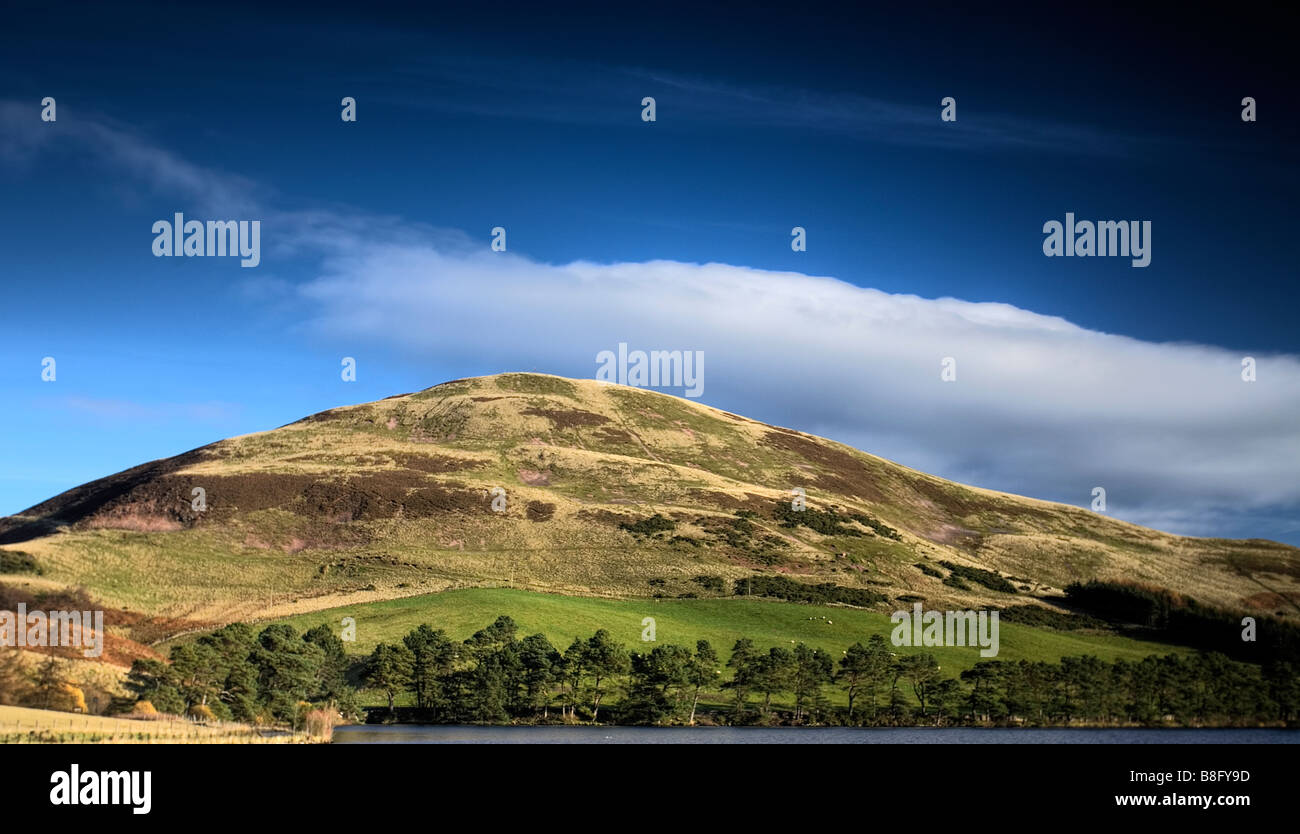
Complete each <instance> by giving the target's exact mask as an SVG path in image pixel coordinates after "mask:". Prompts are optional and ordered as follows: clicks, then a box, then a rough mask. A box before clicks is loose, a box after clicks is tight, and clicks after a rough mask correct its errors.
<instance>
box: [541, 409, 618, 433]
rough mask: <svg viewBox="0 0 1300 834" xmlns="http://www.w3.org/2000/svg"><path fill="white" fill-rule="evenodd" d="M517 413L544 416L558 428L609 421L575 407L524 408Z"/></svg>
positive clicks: (578, 426)
mask: <svg viewBox="0 0 1300 834" xmlns="http://www.w3.org/2000/svg"><path fill="white" fill-rule="evenodd" d="M519 413H520V414H526V415H528V416H529V417H545V418H546V419H548V420H550V421H551V422H552V423H553V424H554V425H555V427H556V428H559V429H573V428H581V427H583V426H601V425H604V424H605V423H608V422H609V418H608V417H603V416H601V415H599V414H592V413H591V412H590V411H579V410H577V409H573V410H565V409H558V408H525V409H524V410H523V411H521V412H519Z"/></svg>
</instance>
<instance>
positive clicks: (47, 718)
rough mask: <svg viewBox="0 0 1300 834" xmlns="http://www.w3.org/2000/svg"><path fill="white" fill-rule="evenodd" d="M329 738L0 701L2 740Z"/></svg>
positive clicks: (274, 741)
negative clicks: (87, 713)
mask: <svg viewBox="0 0 1300 834" xmlns="http://www.w3.org/2000/svg"><path fill="white" fill-rule="evenodd" d="M323 740H327V739H322V738H313V737H311V736H308V735H307V734H305V733H288V732H283V731H271V730H263V729H259V728H257V727H250V726H248V725H246V724H237V723H233V722H201V723H200V722H194V721H188V720H186V719H183V718H176V717H172V716H164V717H159V718H108V717H105V716H100V715H79V714H76V713H69V712H52V711H50V710H41V709H28V708H26V707H8V706H0V744H310V743H312V742H315V741H323Z"/></svg>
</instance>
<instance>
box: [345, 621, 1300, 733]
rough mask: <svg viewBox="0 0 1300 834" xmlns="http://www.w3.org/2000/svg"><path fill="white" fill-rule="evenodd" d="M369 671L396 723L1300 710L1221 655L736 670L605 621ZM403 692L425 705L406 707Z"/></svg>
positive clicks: (457, 646)
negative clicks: (563, 637)
mask: <svg viewBox="0 0 1300 834" xmlns="http://www.w3.org/2000/svg"><path fill="white" fill-rule="evenodd" d="M726 672H729V673H730V674H726ZM360 677H361V680H362V682H363V684H364V685H366V686H369V687H371V688H373V689H376V690H378V691H380V692H382V693H383V694H384V696H385V699H386V702H387V710H388V713H387V714H388V716H389V717H392V716H396V715H398V714H399V713H401V716H402V718H403V719H404V720H412V721H421V722H445V723H461V722H489V723H500V722H509V721H524V722H527V721H547V720H585V721H606V722H610V723H626V724H695V723H697V721H698V720H699V719H700V718H701V717H702V713H703V717H706V718H707V720H708V721H709V723H726V724H767V725H771V724H789V725H809V724H822V725H859V726H911V725H917V724H922V725H936V726H945V725H962V724H981V725H983V724H1000V725H1021V724H1028V725H1035V726H1051V725H1068V724H1071V723H1089V724H1125V723H1127V724H1159V723H1166V722H1174V723H1179V724H1185V725H1254V724H1260V723H1286V724H1292V723H1294V722H1296V721H1297V720H1298V719H1300V677H1297V674H1296V671H1295V669H1294V668H1293V667H1292V666H1291V665H1290V664H1289V663H1285V662H1280V663H1273V664H1271V665H1269V666H1267V667H1262V668H1261V667H1260V666H1257V665H1253V664H1247V663H1240V662H1237V661H1233V660H1231V659H1229V658H1228V657H1226V656H1224V655H1223V654H1219V653H1208V654H1200V655H1191V656H1186V657H1184V656H1178V655H1168V656H1165V657H1155V656H1150V657H1146V658H1143V659H1142V660H1140V661H1136V662H1134V661H1125V660H1118V661H1115V662H1113V663H1111V662H1107V661H1104V660H1100V659H1098V658H1096V657H1091V656H1085V657H1070V658H1063V659H1062V660H1061V661H1060V662H1059V663H1047V662H1043V661H1037V662H1034V661H1026V660H1022V661H1000V660H982V661H980V662H979V663H977V664H976V665H975V666H974V667H972V668H970V669H968V670H965V671H963V672H962V673H961V674H960V675H958V676H955V677H954V676H951V675H945V674H944V673H943V670H942V669H941V668H940V666H939V663H938V661H937V660H936V659H935V658H934V656H933V655H931V654H926V653H922V654H896V653H895V652H893V651H891V647H890V645H889V643H888V642H887V641H886V640H885V638H884V637H883V636H881V635H873V636H872V637H871V638H870V639H868V640H867V642H866V643H865V644H863V643H861V642H859V643H855V644H854V645H852V646H850V647H849V648H848V649H846V650H844V651H843V652H842V653H841V656H840V657H839V658H838V659H836V658H833V657H832V656H831V655H830V654H829V653H828V652H826V651H825V650H824V649H821V648H815V647H810V646H807V645H805V644H802V643H800V644H797V645H795V646H793V647H791V648H786V647H784V646H776V647H772V648H768V649H766V650H763V649H760V648H759V647H756V646H755V645H754V643H753V641H751V640H749V639H747V638H742V639H740V640H737V641H736V643H735V644H734V645H733V646H732V651H731V654H730V656H729V658H728V659H727V661H726V662H725V664H724V663H722V661H721V660H720V659H719V656H718V653H717V652H716V651H715V649H714V648H713V647H712V646H711V645H710V644H709V642H708V641H707V640H701V641H699V642H697V643H696V645H695V648H694V650H691V649H690V648H688V647H684V646H677V645H672V644H667V645H657V646H655V647H653V648H651V649H649V650H648V651H644V652H637V651H628V650H627V649H626V648H625V647H623V646H622V645H620V644H618V643H617V642H615V641H613V640H612V639H611V637H610V635H609V633H608V632H607V631H605V630H604V629H601V630H598V631H597V632H595V633H594V634H593V635H592V636H591V637H589V638H586V639H581V638H580V639H576V640H574V641H573V643H571V644H570V645H569V647H568V648H567V649H566V650H564V651H563V652H561V651H559V650H558V649H556V648H555V647H554V646H553V645H551V643H550V642H549V640H548V639H547V638H546V636H545V635H543V634H534V635H531V636H528V637H524V638H522V639H520V638H519V637H518V628H517V626H516V624H515V623H514V621H513V620H512V619H511V618H510V617H507V616H501V617H498V618H497V620H496V622H494V623H493V624H492V625H491V626H489V627H487V628H485V629H483V630H481V631H479V632H477V633H475V634H474V635H473V636H472V637H470V638H469V639H468V640H465V641H463V642H456V641H454V640H452V639H451V638H449V637H448V636H447V634H446V633H445V632H444V631H442V630H440V629H434V628H433V627H432V626H430V625H422V626H420V627H419V628H417V629H415V630H413V631H411V632H410V633H409V634H407V635H406V636H405V637H404V638H403V639H402V641H401V642H400V643H386V644H381V645H379V646H376V647H375V650H374V651H373V652H372V653H371V654H370V656H369V657H368V658H367V659H366V661H365V663H364V665H363V668H362V670H361V676H360ZM837 689H838V690H839V691H840V692H842V693H843V695H844V698H843V699H842V701H841V702H838V703H837V702H834V701H833V700H832V697H831V696H832V694H833V692H834V691H835V690H837ZM403 696H409V697H410V699H411V701H412V702H413V704H414V706H413V707H411V708H408V709H406V710H399V709H398V708H397V703H398V701H399V700H400V699H401V698H402V697H403ZM616 698H617V700H615V699H616ZM702 705H703V707H702Z"/></svg>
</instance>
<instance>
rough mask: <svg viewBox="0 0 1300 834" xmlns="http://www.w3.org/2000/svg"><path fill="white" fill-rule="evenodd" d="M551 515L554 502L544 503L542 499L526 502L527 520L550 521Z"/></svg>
mask: <svg viewBox="0 0 1300 834" xmlns="http://www.w3.org/2000/svg"><path fill="white" fill-rule="evenodd" d="M553 515H555V505H554V504H546V503H544V502H542V501H529V502H528V520H529V521H550V520H551V516H553Z"/></svg>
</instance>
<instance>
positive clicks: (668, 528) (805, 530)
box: [0, 374, 1300, 639]
mask: <svg viewBox="0 0 1300 834" xmlns="http://www.w3.org/2000/svg"><path fill="white" fill-rule="evenodd" d="M795 487H799V488H802V489H803V490H805V491H806V493H807V502H808V507H809V511H808V512H806V513H803V514H792V513H791V512H790V501H791V490H792V489H793V488H795ZM495 488H501V489H504V491H505V493H504V495H505V499H506V504H505V508H504V511H503V512H496V511H494V510H493V497H494V493H493V490H494V489H495ZM195 489H202V490H203V491H204V495H205V499H206V508H205V509H203V510H201V511H200V510H196V509H195V508H194V506H193V504H192V501H193V496H194V490H195ZM656 517H657V518H656ZM0 549H2V550H3V551H4V552H5V554H6V559H4V560H3V562H0V564H3V565H7V566H9V567H5V568H4V570H6V571H10V572H9V573H8V574H7V575H4V576H2V577H0V581H5V582H17V583H25V584H27V585H29V586H30V587H31V588H32V589H40V588H59V587H75V586H84V587H86V588H87V589H88V590H89V591H90V592H91V594H92V595H93V596H95V597H96V598H98V599H101V600H103V601H104V602H105V603H107V604H108V605H110V606H112V607H114V608H126V609H129V610H131V611H133V612H140V613H142V614H146V615H149V616H151V617H156V618H168V620H167V622H168V623H169V624H170V626H171V627H172V628H173V630H184V629H186V628H199V627H205V626H208V625H211V624H214V623H222V622H229V621H233V620H241V619H254V618H256V619H268V618H275V617H282V616H291V615H296V614H303V613H306V612H309V611H313V610H324V609H335V608H338V607H339V606H343V605H349V604H360V603H376V602H379V601H382V600H388V599H396V598H401V597H415V596H420V597H422V598H424V599H430V597H428V596H427V595H428V594H430V593H432V592H437V591H442V590H446V589H455V588H470V587H485V586H487V587H490V586H502V585H506V586H511V587H514V588H519V589H528V590H535V591H542V592H547V593H550V594H568V595H573V596H583V597H606V598H611V599H622V600H633V601H632V602H627V603H626V604H627V605H629V606H630V608H629V612H631V610H632V609H636V610H638V611H639V610H641V609H644V608H647V607H649V608H658V609H663V610H670V609H671V610H673V611H676V610H679V609H678V608H677V607H676V604H673V605H669V604H666V603H660V604H655V603H653V602H651V601H650V598H651V597H652V596H654V595H656V594H658V595H661V596H664V597H676V596H679V595H682V594H688V593H697V594H699V595H701V596H721V595H723V594H719V593H717V592H712V591H710V592H705V591H702V590H701V587H700V586H699V584H698V583H696V582H695V580H694V578H695V577H697V576H701V575H704V576H709V577H715V578H717V579H718V580H721V582H722V584H723V587H724V588H725V589H726V590H725V592H724V593H729V592H730V588H731V585H732V583H733V582H734V580H736V579H739V578H742V577H746V576H751V575H759V574H769V575H782V576H786V577H790V578H793V579H796V580H799V581H807V582H831V583H835V584H837V585H841V586H845V587H850V588H859V589H869V590H872V591H874V592H878V593H880V594H883V595H884V596H885V597H888V598H889V599H888V601H887V602H884V603H882V604H881V605H880V606H878V611H879V612H885V611H887V610H892V609H893V608H897V607H899V605H898V598H899V597H902V598H904V601H905V602H910V601H911V600H912V599H914V598H916V599H923V600H924V601H925V604H926V605H927V607H960V608H971V607H987V606H999V607H1001V606H1006V605H1011V604H1019V603H1023V602H1026V601H1034V600H1038V601H1041V602H1043V603H1045V604H1051V603H1052V601H1053V600H1054V599H1056V598H1058V597H1059V592H1060V589H1061V588H1063V587H1064V586H1065V585H1066V584H1067V583H1069V582H1071V581H1076V580H1086V579H1093V578H1100V579H1124V580H1130V581H1140V582H1148V583H1151V584H1154V585H1159V586H1162V587H1167V588H1171V589H1173V590H1176V591H1178V592H1180V593H1183V594H1187V595H1190V596H1193V597H1195V598H1197V599H1200V600H1202V601H1204V602H1207V603H1212V604H1216V605H1220V606H1224V607H1228V608H1240V609H1247V610H1261V611H1262V610H1267V611H1273V610H1278V609H1283V608H1284V606H1286V607H1290V606H1291V604H1292V603H1291V602H1288V600H1290V601H1295V600H1300V550H1297V549H1296V548H1293V547H1289V546H1285V545H1281V544H1277V543H1274V542H1267V541H1261V540H1250V541H1224V540H1214V539H1191V538H1182V537H1178V536H1171V535H1167V534H1164V533H1160V532H1156V531H1153V530H1148V529H1144V528H1141V527H1137V526H1134V525H1131V524H1126V523H1123V522H1120V521H1116V520H1114V519H1111V518H1108V517H1106V516H1104V515H1100V514H1097V513H1093V512H1090V511H1088V510H1085V509H1082V508H1078V507H1071V506H1065V505H1061V504H1052V503H1048V502H1043V501H1037V500H1034V499H1029V498H1022V497H1018V496H1013V495H1007V494H1003V493H996V492H991V491H988V490H982V489H976V488H971V487H965V486H961V485H959V484H955V483H951V482H948V481H944V480H941V479H939V478H934V477H932V476H929V475H925V474H923V473H920V472H916V471H914V470H911V469H908V468H906V467H903V466H900V465H897V464H895V463H892V462H890V461H887V460H884V459H882V458H878V457H874V456H872V455H869V454H866V453H863V452H860V451H857V450H854V449H850V448H848V447H846V446H843V445H841V444H838V443H834V442H832V441H829V440H824V439H821V438H817V437H813V436H811V435H806V434H802V433H800V432H797V431H792V430H789V429H784V428H778V427H774V426H769V425H765V424H763V423H759V422H756V421H753V420H748V419H746V418H744V417H740V416H737V415H733V414H729V413H726V412H722V411H718V410H716V409H712V408H708V407H706V406H703V405H700V404H698V403H694V402H690V401H687V400H683V399H679V398H675V397H671V396H667V395H663V394H659V393H655V392H650V391H644V390H638V389H632V388H626V387H622V386H614V385H605V384H601V383H596V382H593V381H578V380H568V379H562V378H559V377H552V376H543V375H536V374H502V375H499V376H494V377H483V378H477V379H465V380H457V381H454V382H449V383H446V384H443V385H439V386H437V387H434V388H430V389H427V390H425V391H420V392H418V393H413V394H407V395H403V396H398V397H391V398H389V399H386V400H381V401H379V402H374V403H366V404H362V405H355V406H347V407H343V408H337V409H333V410H330V411H326V412H322V413H320V414H316V415H312V416H310V417H307V418H305V419H303V420H300V421H298V422H296V423H293V424H291V425H288V426H284V427H281V428H278V429H275V430H273V431H268V432H263V433H259V434H252V435H246V436H243V437H236V438H231V439H229V440H223V441H220V442H217V443H214V444H212V445H209V446H205V447H202V448H200V449H196V450H194V451H192V452H188V453H186V454H183V455H179V456H177V457H174V458H168V459H165V460H159V461H154V462H152V463H148V464H144V465H142V466H139V467H136V468H134V469H131V470H128V471H126V472H122V473H119V474H117V475H113V476H110V477H107V478H104V479H101V480H99V481H95V482H92V483H89V484H86V485H84V486H81V487H78V488H76V489H73V490H69V491H68V492H66V493H63V494H62V495H59V496H56V497H54V498H52V499H50V500H49V501H46V502H44V503H42V504H39V505H37V506H35V507H33V508H31V509H29V510H27V511H25V512H23V513H20V514H18V515H16V516H13V517H10V518H6V519H3V520H0ZM941 562H948V563H950V564H951V565H956V566H958V567H959V568H962V567H974V568H979V569H982V570H986V571H990V572H992V574H995V575H996V577H999V578H1001V579H1002V580H1003V582H1002V583H1001V585H1000V586H998V584H997V583H991V584H990V583H986V584H980V583H978V582H970V581H961V580H959V579H956V578H954V577H953V575H952V573H953V569H952V568H950V567H944V566H942V565H940V563H941ZM918 565H920V566H921V567H918ZM995 587H1002V589H1003V590H995V589H994V588H995ZM471 598H472V597H466V596H464V595H451V596H448V597H446V599H452V600H467V599H471ZM537 599H554V597H537ZM410 604H412V605H414V604H416V603H414V602H412V603H410ZM556 604H559V603H556ZM574 604H575V605H576V604H577V603H574ZM583 604H584V605H595V604H597V603H594V602H590V601H587V602H584V603H583ZM611 604H613V603H611ZM394 605H396V606H398V607H399V608H400V606H401V603H394ZM754 605H757V603H746V602H731V601H701V602H698V603H694V604H692V605H683V606H681V607H680V610H682V611H694V610H698V611H701V612H707V614H701V615H700V616H701V617H702V619H701V621H700V625H701V627H703V626H704V625H705V620H707V619H709V618H711V617H712V618H719V617H721V618H725V617H730V616H735V617H741V616H746V615H744V614H742V613H741V612H746V611H751V610H762V611H763V612H764V614H768V613H770V612H771V611H775V610H777V609H775V608H767V607H765V608H762V609H754V608H753V606H754ZM732 606H734V608H733V607H732ZM730 611H734V612H735V613H734V614H729V613H727V612H730ZM493 613H496V612H495V611H494V612H493ZM629 616H630V613H629ZM792 616H793V615H792ZM861 616H867V615H866V614H863V615H861ZM845 622H846V623H847V622H848V620H845ZM787 625H789V624H787ZM837 625H838V621H837ZM1009 631H1010V629H1009ZM701 636H707V635H701ZM792 636H793V635H792ZM661 639H670V638H668V637H661Z"/></svg>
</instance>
